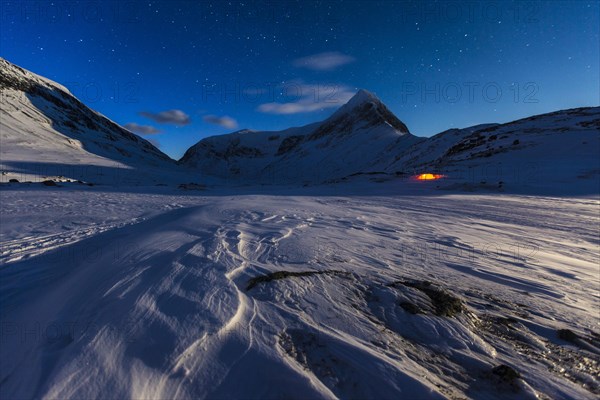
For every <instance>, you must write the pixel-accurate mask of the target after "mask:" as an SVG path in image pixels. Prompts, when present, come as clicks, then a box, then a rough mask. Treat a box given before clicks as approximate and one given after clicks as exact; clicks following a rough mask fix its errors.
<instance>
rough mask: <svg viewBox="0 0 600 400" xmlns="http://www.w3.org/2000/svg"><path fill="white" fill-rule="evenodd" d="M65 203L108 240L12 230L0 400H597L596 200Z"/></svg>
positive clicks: (23, 207)
mask: <svg viewBox="0 0 600 400" xmlns="http://www.w3.org/2000/svg"><path fill="white" fill-rule="evenodd" d="M55 190H56V191H58V190H61V189H55ZM51 193H55V192H51ZM2 195H3V202H7V201H8V203H7V204H9V207H10V209H11V211H12V212H13V213H22V214H24V215H26V214H27V210H28V209H33V210H35V208H34V207H32V206H33V204H40V203H42V202H43V201H44V200H43V199H44V197H47V200H45V201H47V202H52V201H53V197H52V196H50V195H49V194H48V193H44V192H41V193H36V194H35V195H34V194H33V193H31V196H30V197H29V199H30V200H28V198H27V197H25V196H23V195H22V194H20V193H19V192H11V191H3V192H2ZM60 196H61V198H62V199H64V200H63V201H64V203H65V208H64V209H63V210H64V213H63V214H62V215H60V219H61V223H62V224H63V225H64V226H71V227H74V226H77V225H76V224H77V223H78V222H80V221H82V220H86V219H90V218H91V219H92V220H95V221H98V222H102V224H98V227H102V229H97V230H96V231H86V232H85V233H84V234H82V235H83V237H81V238H79V237H78V239H77V240H71V239H70V236H69V234H68V233H67V232H68V231H69V230H61V225H60V224H57V223H54V222H52V221H51V220H49V218H50V217H49V216H46V217H40V218H42V220H41V221H37V222H38V223H39V224H42V223H43V218H46V219H47V220H48V221H49V223H48V224H46V225H47V228H46V230H44V232H43V234H39V233H36V231H38V230H39V229H40V227H39V226H38V224H35V223H33V220H34V219H32V218H25V219H24V222H23V224H22V225H21V229H20V230H19V229H17V226H18V223H19V222H18V221H17V220H16V219H14V220H9V221H8V222H9V224H8V225H7V226H8V228H4V225H3V228H2V232H1V234H2V236H1V237H2V244H3V247H4V249H3V254H4V255H6V257H4V258H3V259H2V261H1V262H2V265H1V267H0V304H1V307H2V310H1V311H2V313H1V316H2V321H1V322H2V335H1V339H2V342H1V357H0V363H1V364H0V382H1V385H0V395H1V397H2V398H48V399H55V398H136V399H137V398H143V399H151V398H155V399H165V398H361V399H362V398H372V399H385V398H389V399H400V398H401V399H415V398H419V399H421V398H423V399H424V398H427V399H429V398H431V399H435V398H465V397H466V398H514V399H522V398H536V396H539V397H540V398H552V399H586V398H589V399H595V398H597V395H598V394H599V393H600V386H599V382H598V379H597V377H598V374H599V373H600V367H599V363H600V350H599V346H600V341H599V339H600V337H599V336H598V333H597V332H598V331H597V329H598V319H597V317H598V316H597V310H598V306H599V305H600V304H599V303H600V298H599V297H598V293H597V289H598V288H597V279H598V245H599V243H598V237H597V226H598V223H599V222H600V221H599V220H598V214H597V210H598V206H599V204H598V201H596V200H592V199H584V198H580V199H574V198H573V199H556V198H542V197H536V198H531V197H525V196H507V195H504V196H485V195H471V196H465V195H446V196H439V195H434V194H433V193H430V194H423V195H419V196H412V195H405V196H397V195H391V194H390V195H381V196H371V197H360V196H344V195H338V196H312V195H309V193H306V194H305V195H286V194H285V193H283V192H282V193H275V194H272V195H236V196H232V195H228V194H222V195H218V194H217V193H212V194H211V196H210V197H199V196H173V195H169V194H166V193H165V194H162V195H148V194H131V193H130V194H123V193H118V192H115V193H101V192H89V193H86V194H85V195H82V193H80V192H77V191H64V192H61V194H60ZM94 196H100V197H101V198H102V200H103V201H104V202H105V203H106V204H107V206H106V210H107V212H108V213H109V214H110V216H106V215H103V213H102V212H101V211H100V210H92V209H90V208H86V207H83V205H84V204H86V203H87V202H90V201H92V202H94V201H96V202H97V201H98V198H96V199H95V200H90V199H93V198H94ZM98 204H100V203H98ZM108 210H109V211H108ZM104 214H106V213H104ZM116 219H118V220H119V223H116V221H114V220H116ZM81 229H84V228H81ZM71 230H73V229H71ZM75 231H76V232H78V231H77V229H75ZM61 234H63V235H65V239H64V243H61V245H60V246H55V244H56V242H55V241H48V240H47V238H48V237H60V236H61ZM36 235H39V236H38V237H39V238H40V240H39V242H38V243H37V251H36V252H34V253H27V254H28V256H27V257H20V258H19V257H16V254H17V253H15V252H17V249H15V248H14V243H17V242H18V241H19V240H20V241H22V242H23V243H25V242H27V243H30V242H31V243H34V242H35V241H34V240H33V238H35V237H36ZM75 236H77V235H75ZM4 245H6V247H5V246H4ZM44 246H49V247H48V249H47V251H43V247H44Z"/></svg>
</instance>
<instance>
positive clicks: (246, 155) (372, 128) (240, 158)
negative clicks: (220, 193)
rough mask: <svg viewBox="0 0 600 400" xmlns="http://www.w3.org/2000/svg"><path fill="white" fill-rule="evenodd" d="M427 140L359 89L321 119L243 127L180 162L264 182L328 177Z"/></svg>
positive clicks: (376, 166)
mask: <svg viewBox="0 0 600 400" xmlns="http://www.w3.org/2000/svg"><path fill="white" fill-rule="evenodd" d="M422 140H424V139H422V138H418V137H416V136H414V135H412V134H411V133H410V132H409V131H408V128H407V127H406V125H404V124H403V123H402V122H401V121H400V120H399V119H398V118H397V117H396V116H395V115H394V114H392V113H391V112H390V110H388V108H387V107H386V106H385V105H384V104H383V103H382V102H381V101H380V100H379V99H378V98H377V97H375V96H374V95H373V94H371V93H369V92H367V91H366V90H360V91H358V93H356V95H354V97H352V98H351V99H350V101H348V103H346V104H345V105H343V106H342V107H341V108H340V109H338V110H337V111H336V112H335V113H334V114H333V115H331V116H330V117H329V118H327V119H326V120H324V121H322V122H317V123H313V124H310V125H306V126H303V127H297V128H290V129H286V130H283V131H265V132H256V131H250V130H242V131H239V132H235V133H232V134H228V135H222V136H214V137H209V138H206V139H203V140H201V141H200V142H198V143H197V144H196V145H194V146H192V147H191V148H190V149H189V150H188V151H187V152H186V153H185V155H184V156H183V158H182V159H181V160H180V163H181V164H183V165H185V166H188V167H192V168H197V169H198V170H199V171H201V172H203V173H204V174H207V175H214V176H219V177H222V178H227V179H233V180H240V181H252V182H262V183H280V182H296V183H300V182H323V181H326V180H330V179H334V178H341V177H344V176H347V175H351V174H353V173H358V172H365V171H377V170H381V169H382V168H383V167H385V166H386V165H388V164H389V160H390V159H392V158H393V157H394V156H396V155H397V154H399V153H400V152H402V150H404V149H406V148H408V147H410V146H411V145H414V144H416V143H418V142H420V141H422Z"/></svg>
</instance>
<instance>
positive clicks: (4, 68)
mask: <svg viewBox="0 0 600 400" xmlns="http://www.w3.org/2000/svg"><path fill="white" fill-rule="evenodd" d="M0 90H1V96H0V99H1V100H0V101H1V103H0V106H1V107H0V143H1V146H0V159H1V163H2V165H1V169H2V171H3V172H5V174H3V175H2V181H4V182H6V181H7V180H8V179H10V178H16V179H20V180H39V179H43V177H44V176H64V177H65V178H70V179H83V180H86V181H91V182H95V183H98V182H107V183H111V184H116V183H119V181H123V182H127V181H130V180H133V181H135V180H136V179H134V176H137V177H141V176H146V178H147V175H148V174H147V172H149V171H150V170H153V169H154V170H159V169H165V168H167V169H169V168H170V169H173V168H174V166H175V165H174V164H175V163H174V162H173V161H172V160H171V159H170V158H169V157H168V156H166V155H165V154H163V153H162V152H161V151H160V150H158V149H157V148H156V147H154V146H153V145H152V144H150V143H149V142H148V141H146V140H144V139H142V138H141V137H139V136H137V135H135V134H133V133H131V132H129V131H127V130H126V129H124V128H122V127H121V126H119V125H117V124H116V123H114V122H112V121H111V120H109V119H107V118H106V117H104V116H103V115H101V114H99V113H97V112H95V111H93V110H91V109H89V108H88V107H86V106H85V105H84V104H82V103H81V102H80V101H79V100H77V99H76V98H75V97H74V96H73V95H72V94H71V93H69V91H68V90H67V89H66V88H65V87H63V86H61V85H59V84H57V83H55V82H52V81H50V80H48V79H45V78H42V77H40V76H38V75H35V74H33V73H31V72H29V71H26V70H24V69H22V68H20V67H18V66H16V65H14V64H11V63H10V62H8V61H6V60H4V59H1V58H0ZM137 180H138V181H139V179H137ZM148 181H151V179H148Z"/></svg>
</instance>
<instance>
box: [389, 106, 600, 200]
mask: <svg viewBox="0 0 600 400" xmlns="http://www.w3.org/2000/svg"><path fill="white" fill-rule="evenodd" d="M386 171H387V172H389V173H393V172H397V171H402V172H404V173H406V174H415V173H422V172H437V173H440V174H443V175H446V176H447V177H448V178H449V179H453V180H455V181H457V182H461V184H462V183H465V182H466V183H475V184H479V185H488V186H489V185H492V186H493V185H500V186H506V185H507V184H508V185H521V186H522V185H527V186H529V187H537V188H543V187H546V188H553V191H554V192H556V189H559V188H561V187H564V188H565V190H566V191H567V192H570V193H574V191H575V192H582V193H583V192H587V193H599V192H600V187H599V182H600V107H585V108H574V109H569V110H561V111H556V112H552V113H548V114H541V115H535V116H532V117H528V118H524V119H520V120H517V121H512V122H509V123H505V124H486V125H477V126H474V127H470V128H465V129H451V130H448V131H445V132H442V133H440V134H438V135H435V136H433V137H431V138H429V139H427V140H424V141H422V142H420V143H417V144H416V145H414V146H412V147H411V148H409V149H407V150H406V151H404V152H402V153H399V154H398V156H397V157H396V159H395V160H394V161H393V162H392V163H391V164H390V165H389V166H388V167H387V168H386Z"/></svg>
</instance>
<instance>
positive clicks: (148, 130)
mask: <svg viewBox="0 0 600 400" xmlns="http://www.w3.org/2000/svg"><path fill="white" fill-rule="evenodd" d="M123 126H124V127H125V129H128V130H130V131H131V132H133V133H139V134H141V135H154V134H157V133H161V132H162V131H161V130H160V129H156V128H155V127H153V126H150V125H139V124H136V123H135V122H129V123H127V124H125V125H123Z"/></svg>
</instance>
